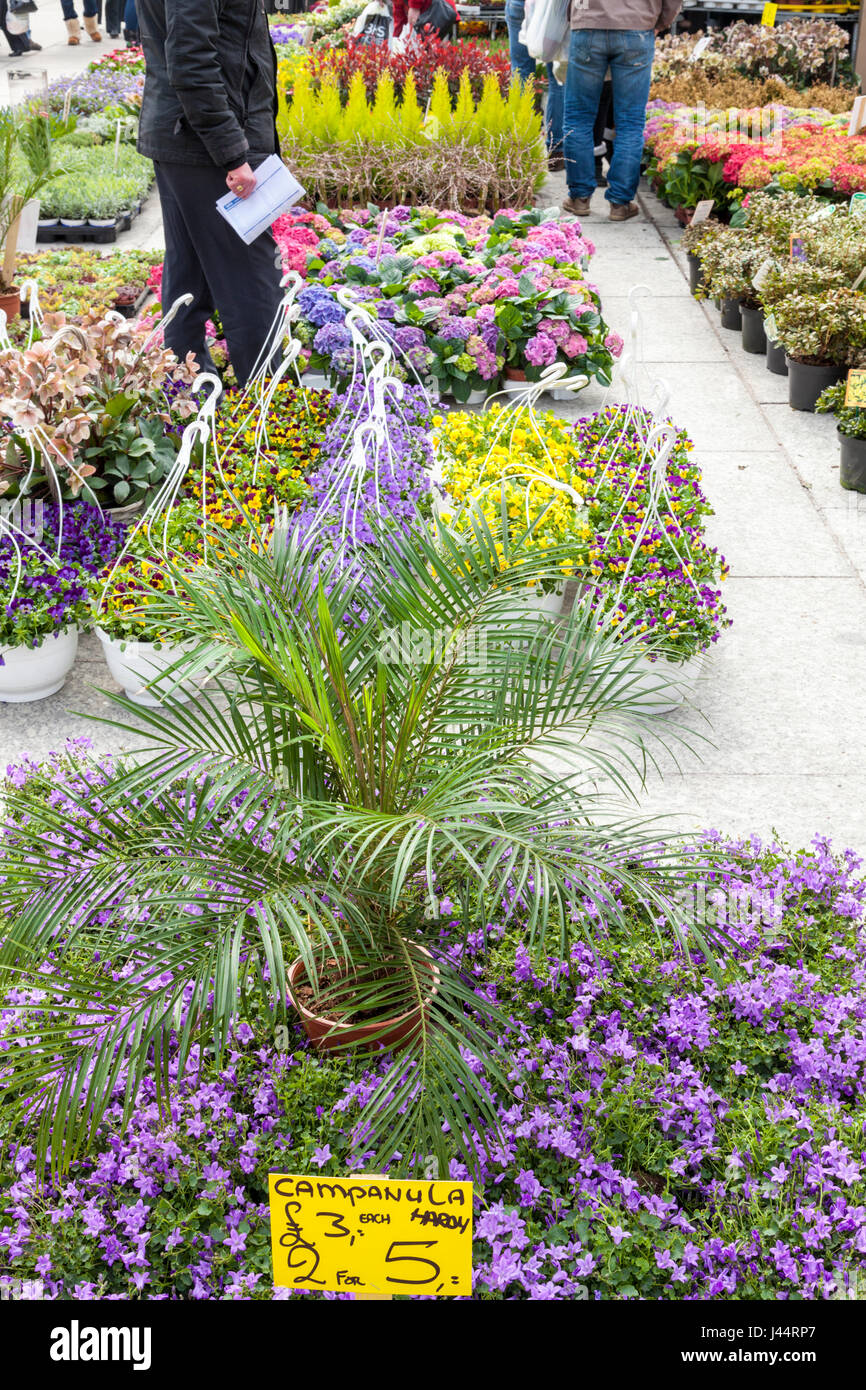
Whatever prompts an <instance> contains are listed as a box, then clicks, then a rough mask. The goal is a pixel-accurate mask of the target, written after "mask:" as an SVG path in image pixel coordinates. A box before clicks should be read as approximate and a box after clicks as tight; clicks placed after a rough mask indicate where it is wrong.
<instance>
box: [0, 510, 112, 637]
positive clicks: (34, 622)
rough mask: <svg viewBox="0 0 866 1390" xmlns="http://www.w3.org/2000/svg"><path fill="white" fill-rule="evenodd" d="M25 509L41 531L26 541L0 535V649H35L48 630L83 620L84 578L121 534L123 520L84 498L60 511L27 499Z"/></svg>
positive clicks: (108, 553)
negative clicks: (0, 597) (106, 514)
mask: <svg viewBox="0 0 866 1390" xmlns="http://www.w3.org/2000/svg"><path fill="white" fill-rule="evenodd" d="M37 509H38V510H37ZM25 510H26V512H27V515H28V516H32V517H33V519H34V521H35V522H36V524H37V525H38V526H39V527H40V528H41V532H40V531H36V532H34V533H33V534H32V539H27V538H25V536H23V535H19V534H17V533H14V534H15V539H14V540H13V539H12V537H11V536H10V535H8V534H5V535H3V536H0V593H2V594H3V599H4V603H3V608H2V610H0V648H2V647H3V646H27V647H38V646H39V645H40V643H41V642H42V641H43V639H44V638H45V637H47V636H49V635H50V634H52V633H55V632H60V631H62V630H63V629H64V628H66V627H70V626H75V625H76V624H78V623H83V622H85V621H86V620H87V617H88V613H89V609H88V604H87V591H88V580H89V578H90V577H91V576H93V575H96V574H98V573H99V572H100V571H101V570H102V569H103V568H104V566H105V565H106V564H108V563H109V562H110V561H111V560H113V559H114V557H115V555H116V554H117V552H118V551H119V549H120V547H121V545H122V544H123V537H124V535H125V527H124V524H123V522H117V521H111V520H110V519H108V518H107V517H104V516H102V515H101V514H100V512H99V508H98V507H94V506H91V505H90V504H89V503H86V502H81V501H77V502H67V503H65V504H64V506H63V508H62V509H60V508H58V507H57V506H56V505H54V504H53V503H32V504H31V503H27V504H25ZM37 519H38V520H37ZM22 529H25V528H22ZM0 665H3V657H2V655H0Z"/></svg>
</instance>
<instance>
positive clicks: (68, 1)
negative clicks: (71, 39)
mask: <svg viewBox="0 0 866 1390" xmlns="http://www.w3.org/2000/svg"><path fill="white" fill-rule="evenodd" d="M60 8H61V10H62V11H63V18H64V19H77V18H78V16H77V14H76V13H75V0H60Z"/></svg>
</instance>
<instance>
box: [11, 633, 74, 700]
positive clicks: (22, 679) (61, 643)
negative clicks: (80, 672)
mask: <svg viewBox="0 0 866 1390" xmlns="http://www.w3.org/2000/svg"><path fill="white" fill-rule="evenodd" d="M77 652H78V628H77V627H73V628H68V629H67V630H66V632H55V633H54V634H53V635H52V636H51V637H46V638H45V640H44V641H43V642H42V643H41V644H40V645H39V646H38V647H2V648H0V655H2V657H3V665H2V666H0V702H3V703H5V704H10V705H22V704H27V703H29V702H30V701H31V700H45V699H46V698H47V697H48V696H49V695H55V694H56V693H57V691H58V690H59V689H60V687H61V686H62V685H63V682H64V681H65V680H66V677H67V676H68V675H69V672H70V671H71V670H72V667H73V664H74V662H75V657H76V654H77Z"/></svg>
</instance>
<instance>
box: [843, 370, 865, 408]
mask: <svg viewBox="0 0 866 1390" xmlns="http://www.w3.org/2000/svg"><path fill="white" fill-rule="evenodd" d="M845 405H846V406H848V407H851V406H854V407H857V408H859V409H860V410H862V409H864V407H866V371H863V370H861V369H860V368H858V367H852V368H851V370H850V372H849V373H848V379H847V381H846V382H845Z"/></svg>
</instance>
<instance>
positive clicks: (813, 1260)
mask: <svg viewBox="0 0 866 1390" xmlns="http://www.w3.org/2000/svg"><path fill="white" fill-rule="evenodd" d="M70 752H71V753H73V754H74V752H75V749H74V747H73V748H71V749H68V750H67V753H66V754H58V755H54V756H53V758H52V762H51V764H50V765H49V766H48V767H47V768H46V769H44V770H42V771H41V772H40V770H39V769H37V768H36V767H35V766H33V765H32V764H31V765H24V766H22V767H17V768H10V769H9V775H10V777H11V779H12V781H13V782H14V783H16V784H18V785H20V784H21V783H22V782H23V781H25V780H26V779H27V778H28V777H31V776H35V775H39V776H43V777H44V776H46V775H47V776H49V777H50V778H51V780H52V782H53V785H54V790H53V793H52V800H53V802H54V805H55V807H56V810H57V813H58V816H59V817H63V816H67V817H68V819H69V821H70V823H74V822H75V820H76V817H77V816H79V815H80V814H81V811H80V805H81V802H80V799H79V796H80V787H79V779H80V778H83V777H86V778H87V780H88V782H89V783H90V785H91V786H93V785H98V778H99V776H100V774H99V772H98V770H96V769H94V767H93V766H92V765H91V766H89V767H87V768H82V769H81V771H76V769H75V766H74V762H71V761H70V758H69V753H70ZM94 778H97V782H96V783H94V780H93V779H94ZM242 803H243V793H242V794H240V796H239V797H236V798H235V801H234V802H233V803H232V806H231V807H228V808H226V814H229V815H232V816H234V817H235V820H237V813H238V812H240V811H241V810H242ZM61 848H62V846H61V845H60V844H59V845H58V849H59V850H60V849H61ZM861 868H862V864H861V861H860V860H859V859H858V858H857V857H856V856H855V855H854V854H853V853H852V852H850V851H848V852H846V853H845V854H844V855H842V856H839V857H837V856H835V855H834V854H833V853H832V852H831V848H830V846H829V844H828V843H827V842H826V841H825V840H822V839H820V838H818V837H816V839H815V840H814V842H813V845H812V847H811V848H810V849H809V850H804V851H800V852H799V853H797V854H791V853H790V852H788V851H787V850H786V849H785V848H784V847H782V846H780V845H778V844H769V845H766V846H764V845H762V844H761V843H760V842H759V841H757V840H756V839H753V840H749V841H745V842H736V843H725V842H723V841H722V840H721V837H720V836H719V835H718V834H716V833H714V832H713V833H710V834H709V835H708V836H707V837H706V839H705V841H704V842H703V843H701V844H699V845H696V846H694V847H693V851H692V864H691V868H690V872H689V875H688V878H687V879H685V878H684V884H685V883H686V882H688V884H689V885H690V887H691V889H692V890H693V891H696V892H700V893H705V895H706V898H707V900H708V901H711V902H712V904H713V909H714V911H715V913H716V916H717V920H720V921H721V922H722V923H723V925H724V930H725V936H724V938H723V940H724V941H725V943H726V944H725V947H724V953H723V954H721V955H720V957H719V958H718V960H717V962H716V964H717V967H718V975H717V976H716V977H714V976H713V974H712V973H711V972H710V971H709V969H708V968H707V966H706V962H705V960H704V958H703V956H701V955H700V954H698V953H696V954H695V955H694V957H693V958H692V959H687V958H686V957H685V956H684V955H683V954H682V953H681V952H680V951H679V950H678V949H677V948H676V947H675V946H674V945H673V944H672V942H671V940H670V936H669V934H668V933H662V934H661V935H656V934H655V933H654V931H653V930H652V925H653V924H652V922H651V920H650V919H649V918H648V919H646V921H645V929H644V930H643V931H641V930H640V920H641V918H640V914H641V912H644V911H648V909H644V908H641V907H640V905H636V906H633V907H632V908H631V909H630V911H631V913H632V917H631V921H632V926H633V930H634V932H635V933H636V934H637V941H636V942H635V941H634V939H633V938H630V937H629V936H627V935H626V933H625V932H624V931H623V929H622V928H614V927H613V926H611V925H610V924H606V923H605V921H604V919H603V918H602V916H601V914H600V912H599V909H598V907H597V905H596V904H595V903H594V902H590V901H587V903H586V904H585V908H586V915H585V918H584V921H588V922H590V923H592V924H593V941H592V943H591V944H590V943H589V942H587V941H585V940H584V939H583V938H582V936H581V938H580V939H579V940H577V941H576V943H575V944H573V945H572V946H571V947H570V949H569V950H568V952H567V954H566V955H565V956H564V957H562V958H560V957H556V956H554V957H550V958H546V957H539V956H538V955H537V954H532V953H531V952H530V950H529V948H528V946H527V944H526V942H525V941H524V940H523V938H522V935H521V930H520V927H519V925H518V924H519V921H520V917H521V915H522V914H523V912H524V911H525V910H526V909H527V908H528V904H527V903H526V901H525V900H524V899H523V898H521V897H520V896H518V895H517V894H516V893H512V898H513V901H514V904H515V906H516V907H517V909H518V912H517V918H516V922H515V920H512V921H510V923H509V925H508V927H507V928H506V927H505V926H504V925H503V923H502V922H497V921H494V922H490V923H488V924H487V926H486V929H485V930H484V931H483V932H482V931H481V930H471V931H469V932H468V933H466V935H465V937H464V933H463V931H462V929H461V924H460V922H459V920H458V918H457V917H456V916H455V909H454V906H453V903H452V902H451V901H450V900H449V899H448V898H447V897H446V896H445V895H444V894H443V895H442V898H441V909H442V911H443V913H444V916H443V919H442V921H443V926H442V929H441V932H440V934H439V940H438V950H439V952H440V953H441V954H442V955H443V956H445V957H447V958H449V959H450V960H451V961H452V962H453V963H454V964H456V965H458V966H459V967H460V968H461V970H462V972H463V976H464V979H465V980H467V981H471V982H473V983H474V987H475V989H476V991H477V992H478V993H479V994H481V995H484V996H485V997H486V998H489V999H493V1000H495V1001H496V1002H497V1003H498V1005H499V1007H500V1009H501V1010H502V1011H503V1012H504V1013H505V1015H506V1017H507V1025H506V1028H505V1032H504V1035H503V1036H502V1039H501V1043H502V1050H503V1054H504V1056H505V1057H506V1059H507V1061H506V1065H507V1068H508V1073H509V1081H510V1087H511V1089H510V1093H509V1094H503V1095H502V1096H501V1097H500V1099H499V1102H498V1104H499V1122H500V1130H499V1132H498V1133H497V1134H496V1135H495V1136H490V1137H489V1143H488V1145H487V1149H486V1152H485V1153H483V1156H482V1160H481V1171H480V1173H478V1174H476V1180H477V1186H476V1220H475V1231H474V1236H475V1248H474V1287H475V1296H476V1297H483V1298H494V1299H532V1300H566V1299H568V1300H571V1299H576V1298H584V1297H588V1298H593V1299H626V1300H628V1299H650V1300H655V1299H727V1298H731V1299H738V1300H752V1299H766V1298H770V1299H773V1298H775V1299H802V1298H806V1299H820V1298H825V1297H828V1296H831V1295H832V1294H834V1292H840V1293H842V1294H843V1295H844V1293H845V1290H846V1288H847V1286H848V1284H849V1283H850V1281H851V1280H852V1279H854V1278H855V1277H859V1278H860V1279H862V1278H863V1274H864V1270H866V1155H864V1146H863V1121H862V1113H863V1100H864V1095H866V967H864V964H863V962H864V958H866V957H864V946H866V926H864V904H866V883H864V881H863V880H862V877H861V876H860V870H861ZM530 891H531V889H530ZM60 968H61V967H60V965H59V963H58V964H56V965H55V966H53V967H52V966H50V965H49V967H48V968H47V969H46V970H45V971H44V973H43V982H42V985H41V989H40V992H39V993H38V994H37V995H32V994H30V993H28V991H27V990H26V989H25V988H23V987H22V988H17V987H12V988H11V989H10V990H9V991H8V992H7V995H6V997H5V1001H4V1004H5V1007H4V1008H3V1010H2V1011H0V1029H2V1031H3V1033H4V1034H5V1035H6V1037H7V1038H10V1039H15V1038H16V1037H19V1036H21V1037H23V1029H24V1027H25V1026H26V1017H27V1013H28V1010H29V1013H30V1015H31V1017H32V1016H33V1014H34V1011H35V1012H36V1013H37V1014H38V1012H39V1011H40V1010H44V1009H45V1008H46V1005H48V1004H50V998H51V975H52V969H60ZM100 968H101V969H102V970H103V972H104V973H105V974H106V977H110V976H112V975H113V976H115V978H116V971H115V969H114V968H113V967H112V966H111V964H110V963H109V962H107V961H103V962H102V963H101V966H100ZM121 968H123V967H121ZM289 1042H290V1045H289V1047H288V1049H287V1050H284V1051H279V1050H276V1049H275V1048H274V1046H273V1041H272V1037H271V1034H270V1030H269V1025H268V1023H267V1021H266V1020H265V1019H262V1020H261V1022H257V1020H256V1019H255V1018H252V1019H251V1020H250V1021H249V1022H242V1023H240V1024H237V1025H236V1026H235V1029H234V1032H233V1035H232V1037H231V1039H230V1042H229V1046H228V1049H227V1053H226V1055H225V1056H224V1057H223V1059H222V1061H221V1064H220V1066H219V1067H217V1066H215V1065H214V1063H213V1062H212V1061H209V1060H208V1058H207V1056H206V1054H205V1053H203V1052H201V1051H199V1050H198V1049H194V1050H193V1053H192V1056H191V1059H190V1061H189V1062H188V1064H187V1065H186V1067H185V1068H184V1069H183V1070H182V1071H181V1069H180V1068H179V1067H178V1065H177V1062H176V1060H172V1059H171V1058H170V1060H169V1075H170V1078H171V1082H172V1094H171V1099H170V1103H169V1105H168V1107H167V1108H162V1109H161V1108H160V1107H159V1105H158V1104H157V1098H156V1078H155V1076H154V1077H150V1078H148V1079H147V1081H146V1083H145V1087H144V1091H143V1093H142V1095H141V1097H140V1100H139V1103H138V1105H137V1106H136V1109H135V1111H134V1113H133V1116H132V1119H131V1121H130V1123H129V1124H128V1126H127V1127H126V1128H124V1127H123V1125H122V1113H123V1095H124V1086H125V1081H126V1078H125V1073H124V1071H123V1069H122V1068H121V1070H120V1073H119V1074H118V1076H117V1079H116V1086H115V1090H114V1099H113V1102H112V1104H111V1106H110V1108H109V1111H108V1113H107V1115H106V1117H105V1119H104V1121H103V1122H102V1125H101V1128H100V1133H99V1136H98V1142H97V1145H96V1148H95V1151H94V1152H92V1153H91V1154H90V1155H88V1156H87V1157H83V1158H79V1159H77V1160H76V1161H75V1162H74V1163H73V1165H72V1168H71V1171H70V1172H69V1174H68V1175H67V1176H66V1177H65V1178H64V1179H63V1180H62V1181H60V1182H58V1183H53V1182H51V1181H47V1182H46V1184H45V1186H44V1187H40V1179H41V1178H42V1176H43V1175H42V1174H41V1173H39V1172H37V1170H36V1167H35V1163H34V1153H33V1149H32V1148H31V1147H29V1146H28V1145H27V1144H26V1142H23V1141H20V1140H19V1141H18V1142H13V1143H11V1145H7V1149H6V1152H5V1154H4V1158H3V1164H4V1197H3V1199H2V1208H0V1251H2V1264H3V1266H4V1268H5V1269H6V1270H8V1271H9V1272H10V1273H11V1274H12V1275H13V1276H14V1277H18V1278H22V1279H25V1280H26V1279H32V1278H34V1277H39V1278H40V1279H41V1280H42V1290H41V1292H42V1295H43V1296H44V1297H47V1298H49V1299H56V1298H70V1297H71V1298H77V1299H92V1298H99V1297H105V1298H111V1299H128V1298H133V1297H145V1298H152V1299H166V1298H168V1299H177V1298H192V1299H252V1298H254V1299H270V1298H274V1297H276V1298H285V1297H290V1296H294V1295H290V1294H289V1292H288V1291H287V1290H280V1291H276V1290H274V1288H273V1286H272V1284H271V1281H270V1273H269V1271H270V1264H269V1249H268V1246H269V1229H268V1219H267V1203H266V1192H267V1174H268V1172H273V1171H284V1172H285V1171H321V1172H323V1173H325V1174H327V1173H339V1172H345V1171H346V1170H350V1171H351V1170H352V1169H356V1170H357V1169H360V1170H362V1171H363V1166H364V1165H365V1164H366V1163H367V1162H369V1159H370V1155H369V1154H368V1153H365V1152H364V1151H363V1149H364V1146H363V1142H362V1143H361V1145H360V1148H359V1146H358V1144H357V1143H356V1142H354V1140H353V1126H355V1125H356V1124H357V1117H358V1114H359V1107H360V1106H361V1105H363V1104H364V1103H365V1102H366V1101H367V1100H368V1099H369V1097H370V1096H371V1095H372V1094H373V1092H374V1090H375V1088H376V1086H377V1084H378V1080H379V1077H380V1075H381V1071H382V1067H383V1066H384V1063H383V1064H377V1065H370V1066H368V1067H367V1069H366V1070H365V1069H364V1064H363V1061H361V1060H359V1061H356V1062H354V1063H353V1062H351V1061H348V1060H346V1059H343V1058H340V1057H336V1056H334V1057H328V1058H326V1057H323V1056H321V1055H320V1056H319V1057H317V1058H315V1060H314V1059H313V1058H312V1057H311V1054H310V1052H309V1046H308V1044H307V1042H306V1041H305V1040H304V1039H303V1036H302V1034H301V1031H300V1029H297V1030H296V1031H295V1032H294V1033H293V1034H292V1035H291V1037H290V1039H289ZM173 1050H174V1045H173V1044H172V1047H171V1051H172V1052H173ZM466 1173H467V1169H466V1167H465V1164H464V1163H463V1161H462V1156H461V1154H460V1153H459V1152H457V1151H455V1154H454V1157H453V1159H452V1161H451V1175H452V1177H454V1178H460V1177H464V1176H466Z"/></svg>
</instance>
